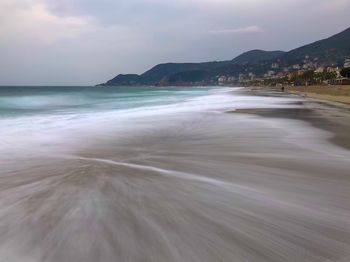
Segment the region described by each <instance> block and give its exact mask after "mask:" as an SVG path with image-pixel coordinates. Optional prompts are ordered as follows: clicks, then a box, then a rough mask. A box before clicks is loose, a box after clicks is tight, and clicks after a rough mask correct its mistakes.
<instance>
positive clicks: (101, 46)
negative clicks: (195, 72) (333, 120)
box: [0, 0, 350, 85]
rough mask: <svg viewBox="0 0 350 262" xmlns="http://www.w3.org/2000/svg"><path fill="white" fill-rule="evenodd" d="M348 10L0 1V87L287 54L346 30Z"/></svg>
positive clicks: (296, 2)
mask: <svg viewBox="0 0 350 262" xmlns="http://www.w3.org/2000/svg"><path fill="white" fill-rule="evenodd" d="M349 9H350V1H349V0H332V1H329V0H283V1H276V0H0V57H1V59H0V84H78V85H80V84H82V85H83V84H96V83H98V82H101V81H105V80H107V79H108V78H110V77H113V76H114V75H116V74H118V73H141V72H142V71H145V70H147V69H149V68H150V67H151V66H153V65H154V64H156V63H160V62H168V61H171V62H181V61H194V62H199V61H208V60H224V59H232V58H233V57H234V56H236V55H238V54H239V53H241V52H244V51H248V50H249V49H257V48H259V49H269V50H272V49H282V50H288V49H291V48H294V47H297V46H299V45H302V44H306V43H309V42H311V41H315V40H318V39H321V38H324V37H327V36H329V35H331V34H333V33H337V32H339V31H341V30H343V29H345V28H346V27H348V26H349V23H350V21H349V15H348V12H347V10H349ZM295 14H297V17H296V15H295ZM325 21H327V22H325ZM320 25H321V26H320ZM287 29H288V30H287Z"/></svg>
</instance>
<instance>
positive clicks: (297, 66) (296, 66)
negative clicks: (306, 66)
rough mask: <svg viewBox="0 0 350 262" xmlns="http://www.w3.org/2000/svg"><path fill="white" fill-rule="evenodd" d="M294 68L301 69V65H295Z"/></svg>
mask: <svg viewBox="0 0 350 262" xmlns="http://www.w3.org/2000/svg"><path fill="white" fill-rule="evenodd" d="M292 68H293V69H295V70H299V69H300V65H293V67H292Z"/></svg>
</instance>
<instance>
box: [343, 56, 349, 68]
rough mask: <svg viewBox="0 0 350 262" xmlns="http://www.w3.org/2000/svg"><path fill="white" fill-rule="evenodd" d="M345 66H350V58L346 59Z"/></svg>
mask: <svg viewBox="0 0 350 262" xmlns="http://www.w3.org/2000/svg"><path fill="white" fill-rule="evenodd" d="M344 67H350V58H347V59H345V62H344Z"/></svg>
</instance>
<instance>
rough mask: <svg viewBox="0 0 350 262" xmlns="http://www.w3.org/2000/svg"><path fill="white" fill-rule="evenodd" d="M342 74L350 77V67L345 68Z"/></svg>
mask: <svg viewBox="0 0 350 262" xmlns="http://www.w3.org/2000/svg"><path fill="white" fill-rule="evenodd" d="M340 74H341V76H342V77H346V78H350V67H346V68H343V69H342V70H341V71H340Z"/></svg>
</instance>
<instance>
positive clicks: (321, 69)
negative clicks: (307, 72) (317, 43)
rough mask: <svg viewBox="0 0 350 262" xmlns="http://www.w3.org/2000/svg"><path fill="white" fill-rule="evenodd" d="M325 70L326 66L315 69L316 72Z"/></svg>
mask: <svg viewBox="0 0 350 262" xmlns="http://www.w3.org/2000/svg"><path fill="white" fill-rule="evenodd" d="M323 72H324V67H318V68H316V70H315V73H323Z"/></svg>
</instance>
